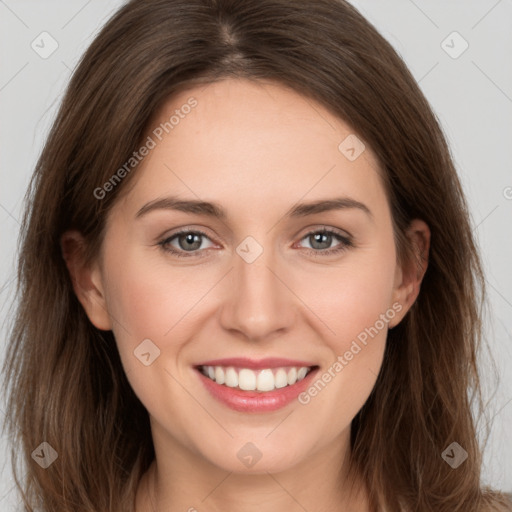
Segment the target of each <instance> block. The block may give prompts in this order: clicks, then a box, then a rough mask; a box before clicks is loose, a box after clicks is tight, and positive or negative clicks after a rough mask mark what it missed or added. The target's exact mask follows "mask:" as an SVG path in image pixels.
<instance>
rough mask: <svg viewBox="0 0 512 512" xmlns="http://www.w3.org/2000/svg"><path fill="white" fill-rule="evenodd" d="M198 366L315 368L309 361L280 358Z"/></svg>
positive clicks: (218, 361)
mask: <svg viewBox="0 0 512 512" xmlns="http://www.w3.org/2000/svg"><path fill="white" fill-rule="evenodd" d="M200 366H235V367H238V368H252V369H254V370H261V369H265V368H280V367H282V366H296V367H299V368H300V367H303V366H305V367H311V366H316V365H315V364H314V363H311V362H309V361H298V360H296V359H286V358H281V357H266V358H265V359H249V358H247V357H230V358H225V359H212V360H210V361H204V362H202V363H199V364H197V365H196V367H200Z"/></svg>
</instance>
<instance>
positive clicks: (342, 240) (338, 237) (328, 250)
mask: <svg viewBox="0 0 512 512" xmlns="http://www.w3.org/2000/svg"><path fill="white" fill-rule="evenodd" d="M303 240H305V241H306V242H307V243H308V244H309V247H308V246H306V249H308V252H309V253H310V254H313V255H315V256H325V255H331V254H337V253H339V252H341V251H344V250H346V249H347V248H348V247H353V245H354V244H353V242H352V240H351V237H350V236H348V235H345V234H341V233H338V232H337V231H333V230H328V229H320V230H316V231H310V232H309V233H307V234H306V236H304V237H303V238H302V239H301V241H303ZM335 242H337V244H336V245H335V246H334V247H333V246H332V244H333V243H335Z"/></svg>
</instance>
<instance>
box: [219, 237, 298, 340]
mask: <svg viewBox="0 0 512 512" xmlns="http://www.w3.org/2000/svg"><path fill="white" fill-rule="evenodd" d="M247 238H248V239H246V240H244V241H243V242H242V243H241V244H239V246H238V247H237V250H236V254H233V267H234V268H233V271H232V272H230V281H229V284H228V289H227V295H226V300H225V303H224V305H223V312H222V315H221V320H222V323H223V326H224V328H226V329H229V330H233V329H234V330H237V331H240V332H242V333H243V334H244V335H245V336H246V337H247V338H249V339H261V338H264V337H266V336H269V335H271V334H272V333H273V332H274V331H282V330H284V329H286V328H287V327H289V326H290V325H291V323H292V321H293V314H294V309H295V304H294V302H293V294H291V293H290V291H289V290H287V288H286V286H285V285H284V284H283V283H282V282H281V280H280V279H279V278H278V277H276V275H277V276H279V265H278V263H277V258H276V255H275V252H274V251H273V250H272V249H271V248H270V247H268V248H267V247H265V248H263V247H262V246H261V245H260V244H258V243H257V242H255V240H254V239H252V240H251V239H250V237H247Z"/></svg>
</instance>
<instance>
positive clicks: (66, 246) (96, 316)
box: [60, 231, 112, 331]
mask: <svg viewBox="0 0 512 512" xmlns="http://www.w3.org/2000/svg"><path fill="white" fill-rule="evenodd" d="M60 246H61V251H62V256H63V258H64V261H65V262H66V266H67V268H68V271H69V275H70V277H71V281H72V283H73V289H74V290H75V294H76V296H77V298H78V300H79V301H80V303H81V304H82V306H83V308H84V310H85V312H86V314H87V316H88V317H89V320H90V321H91V322H92V324H93V325H94V326H95V327H97V328H98V329H102V330H104V331H108V330H110V329H111V328H112V324H111V321H110V316H109V314H108V311H107V303H106V300H105V294H104V290H103V283H102V277H101V272H100V269H99V265H98V263H97V262H94V263H93V264H91V265H85V263H84V252H85V247H86V243H85V239H84V237H83V235H82V234H81V233H80V232H79V231H66V232H65V233H64V234H63V235H62V236H61V239H60Z"/></svg>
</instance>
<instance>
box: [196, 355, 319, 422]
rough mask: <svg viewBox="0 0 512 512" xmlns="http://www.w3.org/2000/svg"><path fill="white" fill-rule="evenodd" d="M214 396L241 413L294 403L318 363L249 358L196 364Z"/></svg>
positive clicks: (266, 409)
mask: <svg viewBox="0 0 512 512" xmlns="http://www.w3.org/2000/svg"><path fill="white" fill-rule="evenodd" d="M194 369H195V370H196V372H197V375H198V376H199V378H200V380H201V381H202V382H203V385H204V386H205V387H206V389H207V390H208V391H209V393H210V395H211V396H212V397H213V398H215V399H217V400H218V401H219V402H221V403H222V404H224V405H227V406H228V407H230V408H231V409H234V410H236V411H240V412H267V411H274V410H276V409H279V408H281V407H284V406H285V405H287V404H289V403H291V402H292V401H293V400H294V399H296V398H297V397H298V395H299V394H300V393H301V392H302V391H304V390H305V389H306V388H307V387H308V386H309V385H310V383H311V380H312V378H313V376H314V374H316V373H317V370H318V369H319V366H318V365H315V364H311V363H308V362H305V361H291V360H288V359H287V360H285V359H266V360H262V361H253V360H249V359H245V358H238V359H223V360H216V361H208V362H205V363H202V364H199V365H196V366H194Z"/></svg>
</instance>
